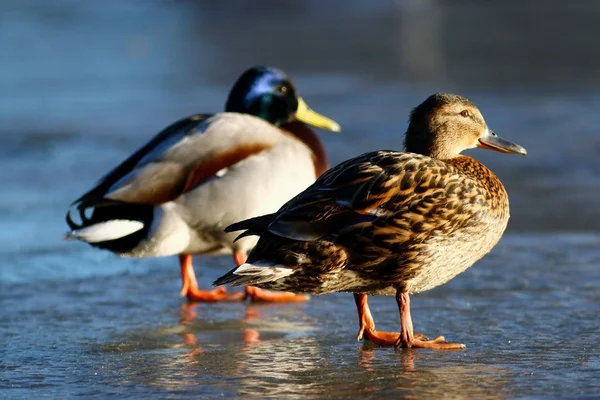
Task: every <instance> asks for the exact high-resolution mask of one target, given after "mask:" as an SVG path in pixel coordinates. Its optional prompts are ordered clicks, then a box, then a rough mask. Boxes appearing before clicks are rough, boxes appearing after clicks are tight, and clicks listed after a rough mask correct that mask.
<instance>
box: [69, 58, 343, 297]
mask: <svg viewBox="0 0 600 400" xmlns="http://www.w3.org/2000/svg"><path fill="white" fill-rule="evenodd" d="M225 111H226V112H224V113H219V114H213V115H208V114H199V115H193V116H191V117H189V118H186V119H183V120H180V121H178V122H176V123H174V124H173V125H171V126H169V127H168V128H166V129H165V130H164V131H162V132H161V133H159V134H158V135H156V136H155V137H154V138H153V139H152V140H151V141H150V142H148V143H147V144H146V145H145V146H144V147H142V148H141V149H139V150H138V151H136V152H135V153H134V154H133V155H131V156H130V157H129V158H128V159H126V160H125V161H123V162H122V163H121V164H120V165H119V166H117V167H116V168H115V169H113V170H112V171H111V172H109V173H108V174H107V175H106V176H104V177H103V178H102V179H101V180H100V181H99V183H98V184H97V185H96V186H95V187H94V188H93V189H91V190H90V191H89V192H87V193H86V194H84V195H83V196H81V197H80V198H79V199H77V200H76V201H75V202H74V203H73V204H72V205H71V207H72V208H76V210H77V211H78V214H79V216H80V218H81V222H80V223H76V222H74V221H73V219H72V218H71V211H72V208H71V209H70V210H69V212H68V213H67V223H68V224H69V226H70V227H71V230H72V231H71V232H70V233H68V234H67V237H68V238H74V239H79V240H82V241H84V242H87V243H89V244H91V245H92V246H95V247H99V248H102V249H107V250H110V251H112V252H114V253H117V254H119V255H122V256H129V257H159V256H169V255H179V259H180V267H181V276H182V281H183V286H182V290H181V293H182V296H186V295H187V297H188V298H189V299H191V300H196V301H219V300H235V299H241V298H244V297H250V298H251V299H252V300H255V301H256V300H262V301H303V300H306V298H307V296H306V295H295V294H293V293H270V292H267V291H264V290H260V289H258V288H252V287H250V288H247V289H246V293H245V295H244V294H242V293H235V294H228V293H227V292H226V290H225V288H218V289H215V290H212V291H201V290H199V289H198V284H197V282H196V277H195V274H194V269H193V267H192V262H191V260H192V257H191V254H211V255H212V254H227V253H233V257H234V260H235V262H236V264H237V265H241V264H243V263H244V262H245V261H246V258H247V252H248V250H249V249H251V248H252V247H253V246H254V245H255V244H256V242H257V240H258V239H257V238H250V239H249V240H244V241H241V242H236V243H235V244H234V243H233V239H234V238H235V234H227V233H225V232H223V228H224V227H225V226H227V225H229V224H231V223H233V222H235V221H239V220H242V219H245V218H250V217H254V216H257V215H262V214H266V213H269V212H273V211H275V210H277V209H278V208H279V207H280V206H281V205H282V204H283V203H284V202H285V201H287V200H289V199H290V198H291V197H293V196H295V195H296V194H298V193H299V192H300V191H302V190H304V189H305V188H307V187H308V186H309V185H310V184H311V183H313V182H314V181H315V179H316V178H317V177H318V176H319V175H320V174H322V173H323V172H324V171H325V170H327V168H328V167H329V165H328V162H327V156H326V153H325V150H324V147H323V145H322V143H321V141H320V140H319V138H318V137H317V135H316V134H315V133H314V132H313V131H312V130H310V129H309V128H308V127H306V126H305V125H304V124H303V123H307V124H311V125H312V126H315V127H317V128H322V129H328V130H331V131H339V130H340V127H339V125H338V124H337V123H335V122H334V121H332V120H330V119H328V118H325V117H323V116H321V115H319V114H317V113H315V112H313V111H311V110H310V109H309V108H308V107H307V106H306V104H305V103H304V101H303V100H302V98H301V97H299V96H298V95H297V94H296V89H295V88H294V85H293V84H292V81H291V80H290V78H289V77H288V76H286V75H285V74H284V73H283V72H282V71H280V70H277V69H275V68H270V67H256V68H252V69H249V70H248V71H246V72H244V74H242V76H241V77H240V78H239V79H238V81H237V82H236V83H235V85H234V86H233V88H232V89H231V92H230V94H229V98H228V100H227V105H226V108H225ZM90 214H91V215H90ZM88 215H90V216H88Z"/></svg>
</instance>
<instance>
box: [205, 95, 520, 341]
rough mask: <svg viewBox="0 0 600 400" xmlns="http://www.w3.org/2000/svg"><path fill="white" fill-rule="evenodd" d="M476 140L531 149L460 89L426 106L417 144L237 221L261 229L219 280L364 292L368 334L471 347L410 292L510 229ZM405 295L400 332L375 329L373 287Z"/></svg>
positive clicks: (369, 159)
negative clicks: (418, 313) (431, 327)
mask: <svg viewBox="0 0 600 400" xmlns="http://www.w3.org/2000/svg"><path fill="white" fill-rule="evenodd" d="M474 147H480V148H485V149H491V150H497V151H500V152H502V153H513V154H523V155H525V154H526V151H525V149H524V148H523V147H521V146H519V145H517V144H514V143H511V142H509V141H507V140H504V139H502V138H500V137H498V135H496V134H495V133H494V132H493V131H492V130H490V129H489V128H488V126H487V124H486V122H485V120H484V118H483V116H482V114H481V112H480V111H479V109H478V108H477V107H476V106H475V105H474V104H473V103H471V102H470V101H469V100H467V99H465V98H464V97H462V96H458V95H453V94H435V95H432V96H430V97H429V98H427V99H426V100H425V101H424V102H423V103H422V104H420V105H419V106H418V107H416V108H415V109H414V110H413V112H412V113H411V116H410V123H409V126H408V130H407V132H406V136H405V148H406V152H397V151H375V152H371V153H366V154H363V155H361V156H358V157H356V158H352V159H350V160H348V161H345V162H343V163H341V164H339V165H338V166H336V167H333V168H331V169H330V170H329V171H327V172H326V173H325V174H323V175H322V176H321V177H320V178H319V179H318V180H317V181H316V182H315V183H314V184H313V185H311V186H310V187H309V188H308V189H306V190H305V191H304V192H302V193H300V194H299V195H298V196H296V197H295V198H294V199H292V200H290V201H289V202H288V203H286V204H285V205H284V206H283V207H282V208H281V209H280V210H279V211H277V212H276V213H273V214H269V215H265V216H261V217H256V218H253V219H249V220H247V221H242V222H239V223H236V224H234V225H232V226H230V227H228V228H227V231H237V230H245V232H244V233H243V234H242V235H240V238H246V237H248V236H252V235H258V236H260V240H259V242H258V244H257V245H256V247H255V248H254V249H253V250H252V252H251V253H250V256H249V258H248V261H247V263H245V264H243V265H241V266H239V267H237V268H235V269H233V270H232V271H230V272H229V273H228V274H226V275H224V276H223V277H221V278H219V279H218V280H217V281H216V282H215V283H216V284H218V285H224V284H233V285H238V284H245V285H258V286H259V287H261V288H267V289H274V290H292V291H295V292H308V293H317V294H324V293H331V292H352V293H354V297H355V302H356V307H357V311H358V319H359V323H360V327H359V333H358V338H359V339H361V338H363V337H365V338H367V339H370V340H372V341H373V342H376V343H378V344H381V345H396V346H400V347H427V348H434V349H460V348H463V347H464V346H463V345H462V344H458V343H447V342H446V341H445V339H444V338H443V337H441V336H440V337H438V338H437V339H433V340H429V339H427V338H426V337H425V336H423V335H418V334H415V333H414V332H413V325H412V319H411V314H410V294H412V293H419V292H423V291H425V290H429V289H432V288H434V287H436V286H438V285H441V284H443V283H445V282H447V281H448V280H450V279H452V278H453V277H455V276H456V275H458V274H459V273H461V272H463V271H464V270H466V269H467V268H469V267H470V266H471V265H473V263H475V262H476V261H477V260H479V259H480V258H481V257H483V256H484V255H485V254H487V253H488V252H489V251H490V250H491V249H492V248H493V247H494V246H495V245H496V243H497V242H498V240H499V239H500V237H501V236H502V234H503V232H504V230H505V229H506V226H507V223H508V218H509V205H508V195H507V193H506V190H505V189H504V186H503V185H502V182H500V180H499V179H498V178H497V177H496V175H494V173H492V171H490V170H489V169H488V168H487V167H486V166H485V165H483V164H482V163H480V162H479V161H477V160H475V159H474V158H471V157H468V156H464V155H461V154H460V153H461V152H462V151H464V150H467V149H471V148H474ZM369 294H372V295H386V296H395V297H396V302H397V304H398V310H399V312H400V321H401V329H400V332H395V333H390V332H381V331H376V330H375V322H374V320H373V317H372V316H371V312H370V310H369V307H368V304H367V295H369Z"/></svg>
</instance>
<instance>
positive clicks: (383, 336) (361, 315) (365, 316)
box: [354, 291, 465, 350]
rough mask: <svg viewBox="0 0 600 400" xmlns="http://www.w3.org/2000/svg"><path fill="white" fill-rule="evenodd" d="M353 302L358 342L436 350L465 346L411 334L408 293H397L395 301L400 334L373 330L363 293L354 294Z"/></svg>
mask: <svg viewBox="0 0 600 400" xmlns="http://www.w3.org/2000/svg"><path fill="white" fill-rule="evenodd" d="M354 300H355V302H356V308H357V310H358V320H359V323H360V329H359V331H358V340H361V339H362V338H363V337H364V338H365V339H367V340H370V341H372V342H373V343H375V344H378V345H380V346H396V347H419V348H428V349H437V350H457V349H463V348H464V347H465V346H464V345H463V344H460V343H448V342H446V340H445V339H444V337H443V336H440V337H437V338H435V339H433V340H429V339H428V338H427V337H425V336H423V335H421V334H418V333H417V334H415V333H414V332H413V326H412V319H411V316H410V297H409V295H408V293H403V292H400V291H398V292H397V293H396V301H397V302H398V309H399V310H400V321H401V329H400V332H399V333H398V332H381V331H379V332H378V331H376V330H375V321H374V320H373V317H372V316H371V311H370V310H369V305H368V303H367V295H366V294H363V293H359V294H355V295H354Z"/></svg>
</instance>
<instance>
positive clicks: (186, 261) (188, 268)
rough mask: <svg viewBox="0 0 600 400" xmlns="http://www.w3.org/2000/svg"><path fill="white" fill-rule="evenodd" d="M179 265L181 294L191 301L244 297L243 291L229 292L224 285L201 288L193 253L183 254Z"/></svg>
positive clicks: (238, 298)
mask: <svg viewBox="0 0 600 400" xmlns="http://www.w3.org/2000/svg"><path fill="white" fill-rule="evenodd" d="M179 265H180V267H181V281H182V285H181V296H182V297H183V296H186V297H187V298H188V300H190V301H201V302H217V301H239V300H243V299H244V294H243V293H233V294H229V293H227V289H225V288H224V287H222V286H221V287H218V288H216V289H213V290H200V288H198V281H197V280H196V274H195V273H194V267H193V265H192V255H191V254H181V255H180V256H179Z"/></svg>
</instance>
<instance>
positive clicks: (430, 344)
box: [396, 336, 467, 350]
mask: <svg viewBox="0 0 600 400" xmlns="http://www.w3.org/2000/svg"><path fill="white" fill-rule="evenodd" d="M396 346H399V347H416V348H420V349H433V350H462V349H465V348H466V347H467V346H465V345H464V344H462V343H450V342H446V339H445V338H444V337H443V336H438V337H436V338H435V339H433V340H427V338H424V339H420V338H417V337H416V336H415V338H414V339H413V341H412V343H411V344H410V346H404V345H402V343H400V344H396Z"/></svg>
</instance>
